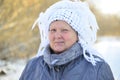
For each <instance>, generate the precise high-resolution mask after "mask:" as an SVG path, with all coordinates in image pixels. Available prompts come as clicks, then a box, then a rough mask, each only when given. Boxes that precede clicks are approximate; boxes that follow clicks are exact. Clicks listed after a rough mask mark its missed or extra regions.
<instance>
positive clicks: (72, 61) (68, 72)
mask: <svg viewBox="0 0 120 80" xmlns="http://www.w3.org/2000/svg"><path fill="white" fill-rule="evenodd" d="M76 47H77V48H76ZM81 50H82V48H81V47H80V45H79V44H75V45H74V46H73V47H72V48H71V49H70V50H67V51H66V52H65V53H62V54H60V55H59V57H57V55H55V54H49V52H50V51H49V50H48V49H47V51H45V52H46V53H45V54H44V55H43V56H40V57H36V58H33V59H31V60H30V61H29V62H28V63H27V65H26V67H25V69H24V71H23V73H22V75H21V77H20V79H19V80H114V77H113V74H112V72H111V69H110V67H109V65H108V64H107V63H106V62H105V61H104V60H102V59H101V61H100V62H97V64H96V65H95V66H93V65H92V64H91V63H90V62H88V61H87V60H86V59H85V58H84V56H83V54H82V51H81ZM68 52H69V53H68ZM67 53H68V54H69V56H70V57H67V56H68V54H67ZM72 53H73V54H72ZM74 54H75V55H74ZM73 56H74V57H73ZM62 57H64V58H62ZM56 58H57V59H60V61H59V60H58V61H56V62H54V61H55V60H56ZM61 58H62V59H61ZM53 62H54V63H53Z"/></svg>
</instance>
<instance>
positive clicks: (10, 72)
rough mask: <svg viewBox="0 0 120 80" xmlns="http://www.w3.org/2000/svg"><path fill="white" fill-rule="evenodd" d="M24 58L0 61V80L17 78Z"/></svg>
mask: <svg viewBox="0 0 120 80" xmlns="http://www.w3.org/2000/svg"><path fill="white" fill-rule="evenodd" d="M25 64H26V61H25V60H17V61H0V80H19V77H20V74H21V73H22V70H23V69H24V67H25Z"/></svg>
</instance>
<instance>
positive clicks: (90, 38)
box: [33, 0, 100, 65]
mask: <svg viewBox="0 0 120 80" xmlns="http://www.w3.org/2000/svg"><path fill="white" fill-rule="evenodd" d="M56 20H63V21H65V22H67V23H68V24H69V25H70V26H71V27H72V28H73V29H74V30H75V31H77V32H78V39H79V40H78V43H80V44H81V46H82V47H83V55H84V57H85V59H86V60H87V61H89V62H91V63H92V64H93V65H95V64H96V62H97V61H100V59H98V58H95V57H94V56H93V55H98V56H100V55H99V54H98V52H97V51H95V50H94V49H93V48H92V45H93V44H94V42H95V41H96V33H97V30H98V25H97V22H96V18H95V16H94V14H93V13H92V12H91V11H90V9H89V6H88V5H87V4H86V3H85V2H80V1H75V2H73V1H69V0H62V1H59V2H57V3H55V4H53V5H52V6H50V7H49V8H48V9H47V10H46V11H45V12H44V13H43V12H42V13H40V15H39V17H38V19H37V20H36V22H35V23H34V25H33V27H34V26H35V25H36V23H38V27H39V29H40V35H41V44H40V47H39V50H38V56H40V55H42V54H43V51H44V48H45V47H46V46H47V44H49V40H48V31H49V26H50V24H51V23H52V22H53V21H56ZM86 52H87V53H89V55H87V54H86Z"/></svg>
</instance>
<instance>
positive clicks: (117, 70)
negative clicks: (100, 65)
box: [95, 37, 120, 80]
mask: <svg viewBox="0 0 120 80" xmlns="http://www.w3.org/2000/svg"><path fill="white" fill-rule="evenodd" d="M95 48H96V49H97V50H98V52H99V53H101V54H102V56H103V57H104V59H105V60H106V61H107V62H108V64H109V65H110V67H111V69H112V72H113V74H114V77H115V80H120V38H116V37H102V38H100V39H99V40H98V43H96V44H95Z"/></svg>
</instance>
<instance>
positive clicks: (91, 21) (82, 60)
mask: <svg viewBox="0 0 120 80" xmlns="http://www.w3.org/2000/svg"><path fill="white" fill-rule="evenodd" d="M36 23H38V26H39V29H40V35H41V44H40V47H39V50H38V55H37V56H36V57H35V58H33V59H31V60H30V61H29V62H28V64H27V65H26V67H25V69H24V71H23V73H22V75H21V77H20V79H19V80H114V77H113V74H112V72H111V69H110V67H109V65H108V64H107V63H106V62H105V61H104V60H103V59H102V57H101V56H100V55H99V53H98V52H97V51H95V50H94V49H93V48H92V45H93V43H94V42H95V40H96V32H97V29H98V25H97V22H96V19H95V17H94V15H93V13H92V12H91V11H90V9H89V7H88V6H87V5H86V4H85V3H83V2H80V1H76V2H72V1H69V0H65V1H59V2H57V3H55V4H53V5H52V6H50V7H49V8H48V9H47V10H46V11H45V12H44V13H41V14H40V16H39V17H38V19H37V20H36V22H35V24H34V25H33V27H34V26H35V25H36Z"/></svg>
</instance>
